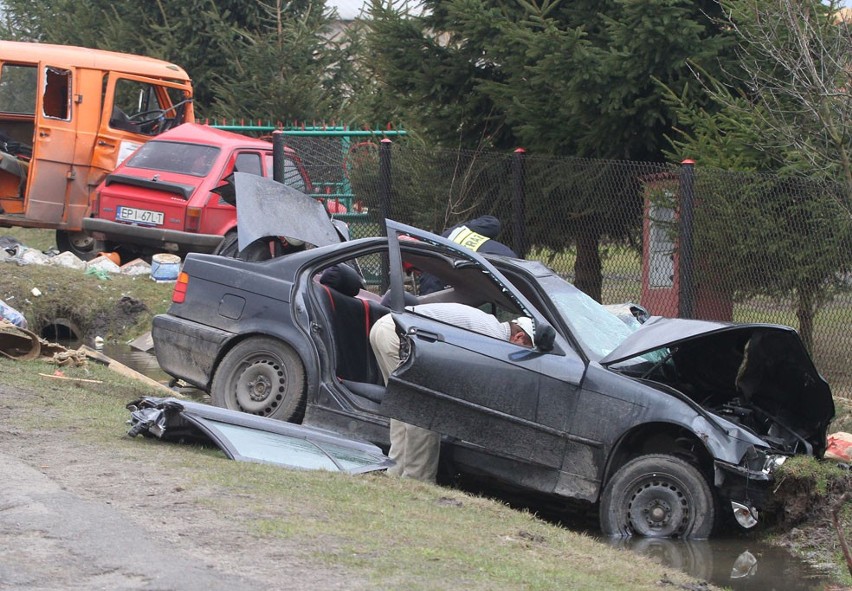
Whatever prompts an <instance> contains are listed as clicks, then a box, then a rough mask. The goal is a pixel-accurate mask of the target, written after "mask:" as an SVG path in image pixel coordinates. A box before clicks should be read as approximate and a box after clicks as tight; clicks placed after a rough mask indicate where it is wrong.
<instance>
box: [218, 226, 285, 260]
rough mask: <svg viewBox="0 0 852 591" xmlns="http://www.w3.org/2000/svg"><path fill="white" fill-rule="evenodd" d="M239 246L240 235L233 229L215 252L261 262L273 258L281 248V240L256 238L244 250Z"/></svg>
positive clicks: (220, 254)
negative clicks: (274, 253)
mask: <svg viewBox="0 0 852 591" xmlns="http://www.w3.org/2000/svg"><path fill="white" fill-rule="evenodd" d="M239 248H240V246H239V236H238V234H237V232H236V231H231V232H228V233H227V234H225V237H224V238H222V242H220V243H219V246H217V247H216V250H214V251H213V254H218V255H219V256H223V257H230V258H232V259H239V260H241V261H252V262H259V261H267V260H269V259H271V258H273V252H278V251H280V250H281V247H280V240H278V239H277V238H273V239H260V240H255V241H254V242H252V243H251V244H249V245H248V246H246V247H245V248H244V249H243V250H240V249H239Z"/></svg>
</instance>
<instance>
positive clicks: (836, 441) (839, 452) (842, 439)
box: [824, 431, 852, 463]
mask: <svg viewBox="0 0 852 591" xmlns="http://www.w3.org/2000/svg"><path fill="white" fill-rule="evenodd" d="M824 457H825V459H827V460H835V461H838V462H845V463H850V462H852V433H844V432H843V431H838V432H837V433H832V434H831V435H829V436H828V446H827V447H826V448H825V456H824Z"/></svg>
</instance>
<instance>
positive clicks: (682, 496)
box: [600, 454, 715, 538]
mask: <svg viewBox="0 0 852 591" xmlns="http://www.w3.org/2000/svg"><path fill="white" fill-rule="evenodd" d="M714 518H715V505H714V500H713V493H712V491H711V490H710V485H709V484H708V483H707V479H705V478H704V477H703V476H702V475H701V473H700V472H699V471H698V470H696V469H695V467H693V466H692V465H690V464H688V463H687V462H685V461H683V460H681V459H679V458H676V457H673V456H668V455H659V454H652V455H646V456H640V457H638V458H635V459H633V460H631V461H630V462H628V463H627V464H625V465H624V466H622V467H621V468H620V469H619V470H618V472H616V473H615V474H614V475H613V477H612V479H611V480H610V481H609V483H608V484H607V485H606V488H605V489H604V492H603V495H602V496H601V504H600V523H601V530H602V531H603V533H604V534H606V535H610V536H630V535H637V536H646V537H652V538H706V537H708V536H709V535H710V532H711V531H712V529H713V521H714Z"/></svg>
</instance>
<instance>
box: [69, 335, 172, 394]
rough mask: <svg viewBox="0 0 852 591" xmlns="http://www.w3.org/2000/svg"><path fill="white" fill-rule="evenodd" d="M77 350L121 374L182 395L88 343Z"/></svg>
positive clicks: (170, 392)
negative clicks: (88, 345)
mask: <svg viewBox="0 0 852 591" xmlns="http://www.w3.org/2000/svg"><path fill="white" fill-rule="evenodd" d="M77 350H78V351H83V352H84V353H85V354H86V357H87V358H88V359H91V360H93V361H97V362H98V363H102V364H104V365H106V366H107V367H108V368H110V369H111V370H113V371H114V372H116V373H120V374H121V375H123V376H126V377H128V378H133V379H134V380H139V381H140V382H144V383H146V384H148V385H149V386H151V387H152V388H156V389H158V390H162V391H163V392H168V394H169V395H170V396H173V397H174V396H180V394H178V393H177V392H175V391H174V390H172V389H171V388H169V387H168V386H166V385H165V384H161V383H160V382H158V381H157V380H155V379H154V378H149V377H148V376H146V375H145V374H142V373H139V372H138V371H136V370H135V369H132V368H130V367H127V366H126V365H124V364H123V363H121V362H120V361H116V360H115V359H113V358H111V357H109V356H107V355H104V354H103V353H101V352H100V351H96V350H94V349H92V348H91V347H87V346H86V345H81V346H80V348H79V349H77Z"/></svg>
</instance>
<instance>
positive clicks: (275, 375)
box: [232, 359, 287, 415]
mask: <svg viewBox="0 0 852 591" xmlns="http://www.w3.org/2000/svg"><path fill="white" fill-rule="evenodd" d="M286 389H287V375H286V373H285V372H284V368H283V366H282V364H281V363H279V362H278V361H276V360H273V359H258V360H255V361H250V362H248V363H246V364H245V366H244V370H243V371H242V372H241V373H240V374H239V376H238V377H237V380H236V383H235V384H234V388H233V390H232V391H233V392H234V395H235V401H236V403H237V407H238V408H239V409H240V410H241V411H243V412H248V413H252V414H256V415H269V414H271V413H272V412H273V411H274V410H275V408H277V407H278V406H279V405H280V404H281V401H282V400H283V399H284V393H285V392H286Z"/></svg>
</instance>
